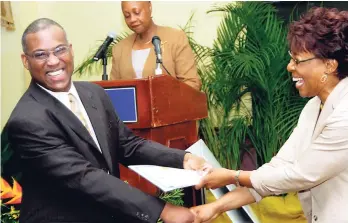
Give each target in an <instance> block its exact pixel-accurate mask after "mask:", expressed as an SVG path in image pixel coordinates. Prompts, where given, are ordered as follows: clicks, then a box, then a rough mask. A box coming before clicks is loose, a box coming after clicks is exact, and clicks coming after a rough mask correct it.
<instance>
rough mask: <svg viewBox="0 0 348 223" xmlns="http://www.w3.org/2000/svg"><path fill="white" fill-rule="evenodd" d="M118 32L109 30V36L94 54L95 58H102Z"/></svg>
mask: <svg viewBox="0 0 348 223" xmlns="http://www.w3.org/2000/svg"><path fill="white" fill-rule="evenodd" d="M115 36H116V34H115V33H114V32H109V34H108V36H107V37H106V39H105V41H104V42H103V44H102V45H101V46H100V47H99V49H98V51H97V53H96V54H95V55H94V57H93V60H95V61H98V60H99V59H100V58H102V57H103V56H104V54H105V52H106V50H107V48H108V47H109V45H110V44H111V43H112V41H113V40H114V39H115Z"/></svg>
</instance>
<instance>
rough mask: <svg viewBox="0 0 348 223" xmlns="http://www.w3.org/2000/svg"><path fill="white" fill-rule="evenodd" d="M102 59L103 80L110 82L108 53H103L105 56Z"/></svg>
mask: <svg viewBox="0 0 348 223" xmlns="http://www.w3.org/2000/svg"><path fill="white" fill-rule="evenodd" d="M102 59H103V62H102V63H103V75H102V80H103V81H107V80H108V75H107V73H106V65H107V64H108V60H107V58H106V52H104V53H103V56H102Z"/></svg>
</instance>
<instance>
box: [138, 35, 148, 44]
mask: <svg viewBox="0 0 348 223" xmlns="http://www.w3.org/2000/svg"><path fill="white" fill-rule="evenodd" d="M138 37H139V35H137V37H136V38H135V39H138ZM138 41H139V40H138ZM151 41H152V39H150V40H149V41H147V42H145V43H141V44H144V45H147V44H149V43H150V42H151Z"/></svg>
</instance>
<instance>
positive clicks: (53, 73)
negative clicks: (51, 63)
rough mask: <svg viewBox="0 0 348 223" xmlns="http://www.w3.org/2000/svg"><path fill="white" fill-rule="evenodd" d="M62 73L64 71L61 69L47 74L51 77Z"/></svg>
mask: <svg viewBox="0 0 348 223" xmlns="http://www.w3.org/2000/svg"><path fill="white" fill-rule="evenodd" d="M62 72H63V70H62V69H60V70H56V71H53V72H48V73H47V74H48V75H49V76H57V75H59V74H61V73H62Z"/></svg>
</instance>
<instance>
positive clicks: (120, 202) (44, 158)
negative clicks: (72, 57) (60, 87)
mask: <svg viewBox="0 0 348 223" xmlns="http://www.w3.org/2000/svg"><path fill="white" fill-rule="evenodd" d="M74 85H75V87H76V89H77V92H78V94H79V96H80V98H81V101H82V103H83V105H84V107H85V109H86V111H87V114H88V116H89V118H90V120H91V123H92V126H93V129H94V131H95V133H96V136H97V139H98V142H99V144H100V147H101V150H102V153H100V151H99V150H98V148H97V146H96V145H95V143H94V141H93V139H92V138H91V136H90V134H89V133H88V131H87V130H86V128H85V127H84V126H83V125H82V123H81V122H80V121H79V120H78V119H77V118H76V116H75V115H74V114H73V113H72V112H71V111H70V110H69V109H68V108H66V107H65V105H63V104H62V103H61V102H59V101H58V100H57V99H55V98H54V97H53V96H51V95H50V94H49V93H47V92H46V91H44V90H43V89H41V88H40V87H39V86H38V85H37V84H36V83H34V82H32V83H31V84H30V86H29V88H28V90H27V91H26V93H25V94H24V95H23V96H22V98H21V99H20V101H19V102H18V104H17V106H16V108H15V109H14V111H13V112H12V114H11V117H10V119H9V121H8V131H9V140H10V143H11V145H12V147H13V148H14V149H15V152H16V154H17V155H19V156H20V160H21V167H22V171H23V178H22V186H23V199H22V205H21V215H20V222H33V223H38V222H93V223H107V222H138V221H140V222H156V221H157V219H158V217H159V215H160V213H161V211H162V209H163V207H164V202H163V201H161V200H160V199H158V198H156V197H153V196H150V195H147V194H145V193H143V192H141V191H140V190H138V189H136V188H133V187H131V186H129V185H128V184H127V183H125V182H123V181H122V180H120V179H119V167H118V163H119V162H120V163H122V164H124V165H131V164H155V165H162V166H172V167H178V168H182V166H183V157H184V154H185V152H184V151H181V150H176V149H168V148H167V147H165V146H162V145H160V144H158V143H155V142H151V141H148V140H144V139H142V138H140V137H137V136H135V135H134V134H133V133H132V132H131V131H130V130H129V129H128V128H127V127H126V126H125V125H124V124H123V122H122V121H120V119H119V118H118V116H117V114H116V113H115V110H114V107H113V105H112V104H111V101H110V100H109V97H108V96H107V94H106V93H105V91H104V89H102V88H101V87H99V86H97V85H95V84H92V83H89V82H74Z"/></svg>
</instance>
